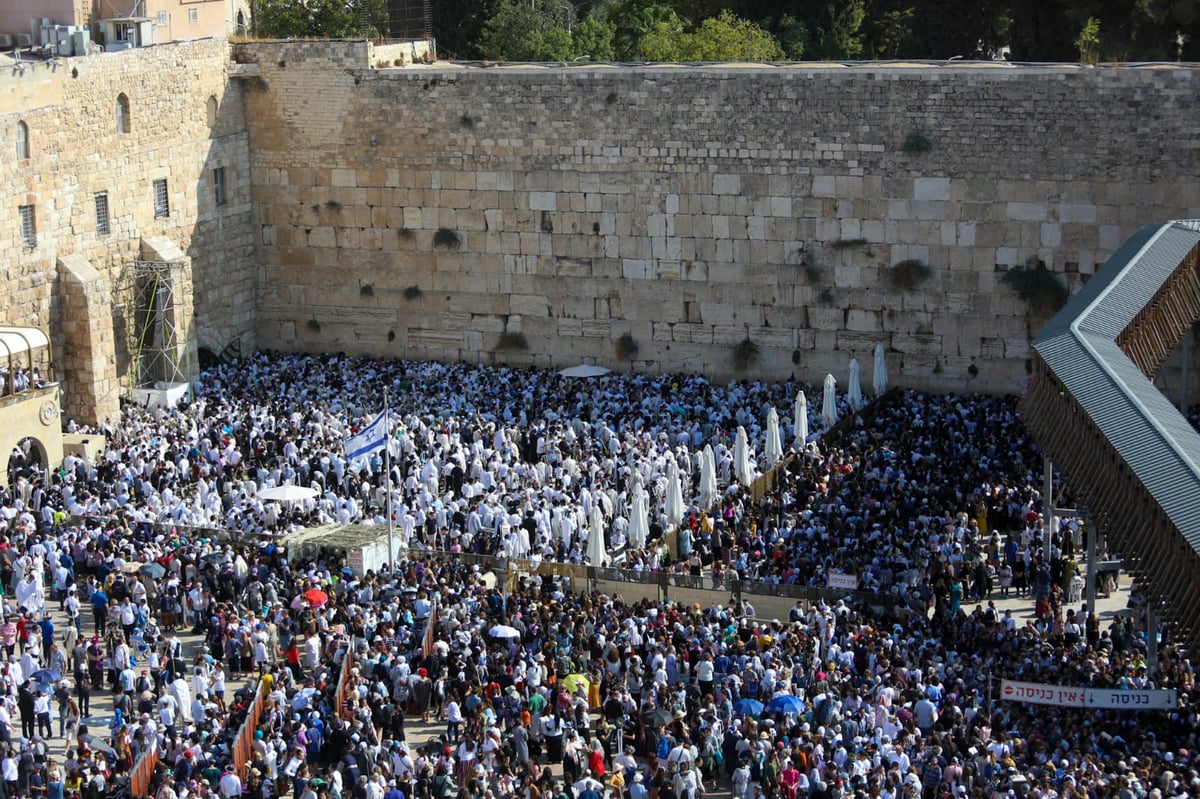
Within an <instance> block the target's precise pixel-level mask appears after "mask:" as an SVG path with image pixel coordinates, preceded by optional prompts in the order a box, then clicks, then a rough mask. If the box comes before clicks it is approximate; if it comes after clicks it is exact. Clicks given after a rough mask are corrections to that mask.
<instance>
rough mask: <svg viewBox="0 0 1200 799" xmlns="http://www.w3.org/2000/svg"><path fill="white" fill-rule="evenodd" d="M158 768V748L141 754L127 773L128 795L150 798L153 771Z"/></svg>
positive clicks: (155, 747) (154, 747)
mask: <svg viewBox="0 0 1200 799" xmlns="http://www.w3.org/2000/svg"><path fill="white" fill-rule="evenodd" d="M157 767H158V747H157V746H153V747H151V748H149V749H147V750H146V751H145V752H143V753H142V756H141V757H139V758H138V761H137V762H136V763H134V764H133V770H132V771H130V772H129V795H130V796H132V797H134V798H135V799H137V798H138V797H143V796H150V795H151V790H150V789H151V788H152V787H153V786H154V769H156V768H157Z"/></svg>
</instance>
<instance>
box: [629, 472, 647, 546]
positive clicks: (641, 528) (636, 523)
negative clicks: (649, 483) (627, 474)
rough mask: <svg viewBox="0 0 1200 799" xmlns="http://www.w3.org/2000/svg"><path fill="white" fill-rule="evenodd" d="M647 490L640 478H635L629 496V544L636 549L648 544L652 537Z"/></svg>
mask: <svg viewBox="0 0 1200 799" xmlns="http://www.w3.org/2000/svg"><path fill="white" fill-rule="evenodd" d="M647 504H648V499H647V497H646V491H645V489H643V488H642V483H641V481H640V480H634V483H633V491H632V492H631V494H630V497H629V545H630V546H631V547H633V548H634V549H641V548H642V547H644V546H646V539H647V538H649V537H650V509H649V508H648V507H647Z"/></svg>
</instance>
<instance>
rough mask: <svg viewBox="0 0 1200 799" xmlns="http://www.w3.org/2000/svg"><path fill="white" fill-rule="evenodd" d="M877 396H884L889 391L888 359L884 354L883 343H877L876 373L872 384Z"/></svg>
mask: <svg viewBox="0 0 1200 799" xmlns="http://www.w3.org/2000/svg"><path fill="white" fill-rule="evenodd" d="M871 387H872V388H873V389H875V396H877V397H879V396H883V392H885V391H887V360H886V359H885V358H884V355H883V345H882V344H876V345H875V373H874V375H873V376H872V386H871Z"/></svg>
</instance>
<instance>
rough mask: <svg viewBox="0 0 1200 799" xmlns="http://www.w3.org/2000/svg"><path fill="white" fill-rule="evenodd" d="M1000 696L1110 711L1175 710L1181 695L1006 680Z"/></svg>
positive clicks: (1158, 691)
mask: <svg viewBox="0 0 1200 799" xmlns="http://www.w3.org/2000/svg"><path fill="white" fill-rule="evenodd" d="M1000 698H1001V699H1006V700H1008V701H1009V702H1025V703H1027V704H1031V705H1060V706H1062V707H1094V708H1106V709H1110V710H1173V709H1175V708H1177V707H1179V694H1178V692H1176V691H1173V690H1148V691H1136V690H1131V691H1124V690H1121V689H1116V688H1074V687H1070V686H1063V685H1044V684H1042V683H1036V682H1018V681H1016V680H1002V681H1001V683H1000Z"/></svg>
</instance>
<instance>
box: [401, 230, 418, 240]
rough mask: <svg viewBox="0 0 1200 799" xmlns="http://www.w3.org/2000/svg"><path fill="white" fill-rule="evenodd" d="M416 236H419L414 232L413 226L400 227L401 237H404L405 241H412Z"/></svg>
mask: <svg viewBox="0 0 1200 799" xmlns="http://www.w3.org/2000/svg"><path fill="white" fill-rule="evenodd" d="M416 237H417V234H416V233H414V232H413V229H412V228H410V227H402V228H400V238H402V239H404V240H405V241H412V240H413V239H415V238H416Z"/></svg>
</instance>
